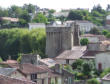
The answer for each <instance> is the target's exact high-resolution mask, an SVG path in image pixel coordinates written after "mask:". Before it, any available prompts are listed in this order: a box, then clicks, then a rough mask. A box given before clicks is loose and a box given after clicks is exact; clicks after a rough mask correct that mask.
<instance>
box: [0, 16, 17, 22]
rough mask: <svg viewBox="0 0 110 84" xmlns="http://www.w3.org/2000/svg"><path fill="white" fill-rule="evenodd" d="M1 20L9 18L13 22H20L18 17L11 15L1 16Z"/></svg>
mask: <svg viewBox="0 0 110 84" xmlns="http://www.w3.org/2000/svg"><path fill="white" fill-rule="evenodd" d="M0 19H1V20H9V21H11V22H18V21H19V19H18V18H11V17H0Z"/></svg>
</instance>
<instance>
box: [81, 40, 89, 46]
mask: <svg viewBox="0 0 110 84" xmlns="http://www.w3.org/2000/svg"><path fill="white" fill-rule="evenodd" d="M88 43H89V40H88V39H87V38H83V39H81V40H80V44H81V45H82V46H84V45H87V44H88Z"/></svg>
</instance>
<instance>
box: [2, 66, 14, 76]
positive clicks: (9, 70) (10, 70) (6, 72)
mask: <svg viewBox="0 0 110 84" xmlns="http://www.w3.org/2000/svg"><path fill="white" fill-rule="evenodd" d="M14 71H16V68H0V74H1V75H5V76H8V75H10V74H11V73H13V72H14Z"/></svg>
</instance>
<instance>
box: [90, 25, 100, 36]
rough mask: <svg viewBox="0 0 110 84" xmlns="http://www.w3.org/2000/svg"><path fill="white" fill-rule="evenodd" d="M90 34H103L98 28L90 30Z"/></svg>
mask: <svg viewBox="0 0 110 84" xmlns="http://www.w3.org/2000/svg"><path fill="white" fill-rule="evenodd" d="M90 33H91V34H96V35H99V34H101V32H100V30H99V29H98V28H96V27H94V28H92V29H91V30H90Z"/></svg>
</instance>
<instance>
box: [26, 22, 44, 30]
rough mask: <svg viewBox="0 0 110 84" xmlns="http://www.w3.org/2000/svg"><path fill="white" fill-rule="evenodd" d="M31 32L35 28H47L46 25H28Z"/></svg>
mask: <svg viewBox="0 0 110 84" xmlns="http://www.w3.org/2000/svg"><path fill="white" fill-rule="evenodd" d="M28 25H29V30H31V29H35V28H46V26H45V24H44V23H28Z"/></svg>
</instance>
